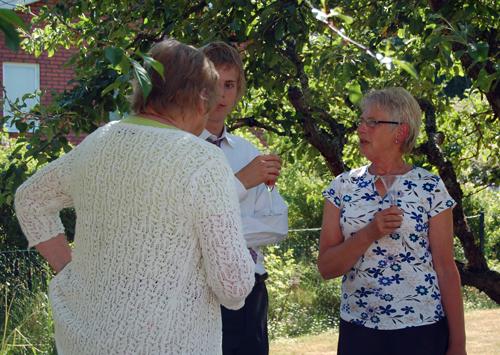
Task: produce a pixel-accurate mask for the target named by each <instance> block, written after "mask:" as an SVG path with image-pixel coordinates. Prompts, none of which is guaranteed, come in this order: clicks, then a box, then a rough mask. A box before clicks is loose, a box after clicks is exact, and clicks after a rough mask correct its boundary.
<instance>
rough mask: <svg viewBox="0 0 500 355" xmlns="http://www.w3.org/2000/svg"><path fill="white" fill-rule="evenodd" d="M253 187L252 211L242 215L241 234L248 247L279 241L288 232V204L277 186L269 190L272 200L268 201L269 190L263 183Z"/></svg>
mask: <svg viewBox="0 0 500 355" xmlns="http://www.w3.org/2000/svg"><path fill="white" fill-rule="evenodd" d="M255 188H256V189H257V191H256V202H255V210H254V213H253V214H251V215H248V216H243V217H242V221H243V234H244V235H245V240H246V241H247V246H248V247H249V248H254V247H261V246H264V245H270V244H275V243H279V242H280V241H282V240H283V239H284V238H285V237H286V236H287V234H288V205H287V204H286V202H285V200H284V199H283V197H281V195H280V194H279V192H278V189H277V187H275V188H274V189H273V191H271V198H272V202H270V201H269V198H270V196H269V192H268V191H267V188H266V187H265V186H264V184H260V185H258V186H256V187H255ZM271 204H272V211H271V210H270V206H271Z"/></svg>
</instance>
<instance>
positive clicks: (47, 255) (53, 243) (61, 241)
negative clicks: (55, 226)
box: [35, 234, 71, 273]
mask: <svg viewBox="0 0 500 355" xmlns="http://www.w3.org/2000/svg"><path fill="white" fill-rule="evenodd" d="M35 248H36V249H37V250H38V252H39V253H40V254H41V255H42V256H43V258H44V259H45V260H47V262H48V263H49V265H50V266H51V267H52V268H53V269H54V271H55V272H56V273H58V272H60V271H61V270H62V269H63V268H64V267H65V266H66V264H68V263H69V262H70V261H71V248H70V246H69V244H68V240H67V239H66V236H65V235H64V234H58V235H57V236H56V237H54V238H52V239H49V240H47V241H45V242H42V243H39V244H37V245H36V247H35Z"/></svg>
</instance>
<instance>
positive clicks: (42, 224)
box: [14, 148, 76, 248]
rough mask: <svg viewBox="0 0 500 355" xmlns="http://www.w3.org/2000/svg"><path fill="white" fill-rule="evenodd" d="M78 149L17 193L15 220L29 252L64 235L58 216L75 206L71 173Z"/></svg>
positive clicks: (29, 181) (35, 177)
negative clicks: (25, 240) (71, 187)
mask: <svg viewBox="0 0 500 355" xmlns="http://www.w3.org/2000/svg"><path fill="white" fill-rule="evenodd" d="M75 149H76V148H75ZM75 149H73V150H72V151H71V152H69V153H67V154H65V155H63V156H62V157H60V158H58V159H56V160H54V161H53V162H51V163H49V164H48V165H46V166H45V167H43V168H42V169H40V170H38V171H37V172H36V173H35V174H34V175H33V176H31V177H30V178H29V179H28V180H26V181H25V182H24V183H23V184H22V185H21V186H19V188H18V189H17V191H16V196H15V201H14V205H15V210H16V216H17V219H18V220H19V224H20V226H21V229H22V230H23V232H24V235H25V236H26V238H27V239H28V247H29V248H31V247H33V246H35V245H37V244H39V243H42V242H45V241H47V240H49V239H52V238H54V237H56V236H57V235H58V234H61V233H64V226H63V224H62V222H61V218H60V216H59V212H60V211H61V210H62V209H63V208H67V207H72V206H73V199H72V197H71V194H70V173H71V164H72V161H73V157H74V154H75Z"/></svg>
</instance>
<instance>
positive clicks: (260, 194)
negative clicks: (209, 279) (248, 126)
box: [200, 127, 288, 275]
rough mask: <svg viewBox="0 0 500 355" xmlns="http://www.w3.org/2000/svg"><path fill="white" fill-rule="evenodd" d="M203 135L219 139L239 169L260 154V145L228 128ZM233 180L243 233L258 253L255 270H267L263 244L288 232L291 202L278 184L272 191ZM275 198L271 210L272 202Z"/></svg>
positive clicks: (271, 242)
mask: <svg viewBox="0 0 500 355" xmlns="http://www.w3.org/2000/svg"><path fill="white" fill-rule="evenodd" d="M200 138H202V139H204V140H207V139H210V140H212V141H220V144H218V145H219V146H220V148H221V149H222V151H223V152H224V154H225V156H226V158H227V160H228V162H229V166H230V167H231V169H232V170H233V172H234V173H237V172H238V171H240V170H241V169H242V168H244V167H245V166H246V165H247V164H248V163H250V162H251V161H252V160H253V159H254V158H255V157H256V156H258V155H260V152H259V150H258V149H257V148H255V147H254V146H253V144H252V143H250V142H249V141H247V140H246V139H244V138H241V137H238V136H235V135H233V134H230V133H227V131H226V128H225V127H224V131H223V132H222V135H221V136H220V137H216V136H215V135H213V134H211V133H210V132H208V131H207V130H204V131H203V132H202V133H201V135H200ZM234 183H235V186H236V191H237V193H238V198H239V202H240V209H241V219H242V222H243V235H244V237H245V240H246V242H247V246H248V247H249V248H252V249H253V250H255V252H256V253H257V262H256V265H255V272H256V273H258V274H261V275H262V274H264V273H265V272H266V270H265V268H264V265H263V263H264V255H263V254H262V252H261V250H260V247H262V246H265V245H269V244H274V243H278V242H280V241H281V240H283V239H284V238H285V237H286V235H287V233H288V206H287V204H286V202H285V201H284V200H283V198H282V197H281V196H280V194H279V193H278V189H277V187H275V188H274V189H273V190H272V191H271V193H269V192H268V190H267V188H266V186H265V185H264V184H260V185H257V186H255V187H252V188H250V189H248V190H247V189H246V188H245V186H244V185H243V184H242V183H241V181H240V180H239V179H238V178H236V176H235V177H234ZM269 198H272V210H271V202H270V200H269Z"/></svg>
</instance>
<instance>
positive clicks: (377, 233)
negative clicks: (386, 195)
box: [365, 206, 403, 241]
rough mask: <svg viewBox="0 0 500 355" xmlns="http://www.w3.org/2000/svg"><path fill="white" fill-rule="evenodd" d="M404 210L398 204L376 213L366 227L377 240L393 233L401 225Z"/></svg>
mask: <svg viewBox="0 0 500 355" xmlns="http://www.w3.org/2000/svg"><path fill="white" fill-rule="evenodd" d="M402 222H403V211H402V210H401V209H399V208H398V207H396V206H391V207H389V208H386V209H385V210H382V211H379V212H377V213H375V215H374V217H373V220H372V221H371V222H370V223H369V224H368V225H367V226H366V227H365V228H367V232H368V235H369V236H370V238H371V239H372V240H373V241H375V240H378V239H380V238H382V237H383V236H385V235H389V234H391V233H393V232H394V231H395V230H396V229H398V228H399V227H401V223H402Z"/></svg>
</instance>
